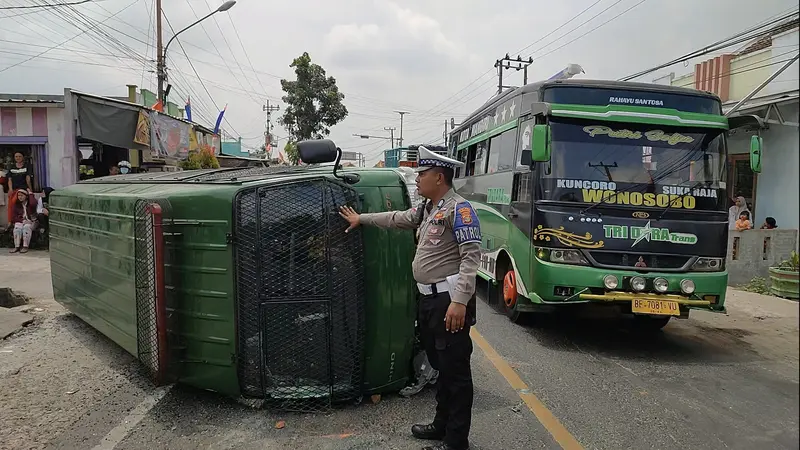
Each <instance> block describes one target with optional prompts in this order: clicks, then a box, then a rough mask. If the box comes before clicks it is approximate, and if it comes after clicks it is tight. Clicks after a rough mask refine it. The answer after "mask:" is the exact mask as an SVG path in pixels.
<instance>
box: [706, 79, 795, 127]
mask: <svg viewBox="0 0 800 450" xmlns="http://www.w3.org/2000/svg"><path fill="white" fill-rule="evenodd" d="M798 101H800V91H798V90H796V89H795V90H792V91H786V92H781V93H778V94H771V95H766V96H763V97H759V98H754V99H752V100H751V101H749V102H747V103H745V104H744V105H742V107H741V108H739V110H738V111H736V112H735V113H734V114H733V115H732V116H731V117H729V118H728V123H729V124H730V128H731V129H734V128H739V127H744V126H747V127H757V128H767V127H768V126H769V125H770V124H772V125H785V126H791V127H798V126H800V124H798V122H790V121H787V120H786V119H785V118H784V115H783V113H782V112H781V107H782V106H785V105H787V104H791V103H798ZM736 103H737V102H736V101H732V102H728V103H727V104H725V105H722V111H723V113H724V112H727V111H728V110H730V109H731V108H733V106H734V105H735V104H736Z"/></svg>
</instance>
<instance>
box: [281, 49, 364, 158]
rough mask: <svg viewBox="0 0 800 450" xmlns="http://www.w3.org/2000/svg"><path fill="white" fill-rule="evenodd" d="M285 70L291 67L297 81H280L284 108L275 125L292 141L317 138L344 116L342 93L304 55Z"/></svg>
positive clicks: (331, 80)
mask: <svg viewBox="0 0 800 450" xmlns="http://www.w3.org/2000/svg"><path fill="white" fill-rule="evenodd" d="M289 67H293V68H294V73H295V75H296V77H297V79H296V80H295V81H289V80H281V88H282V89H283V92H285V93H286V95H284V96H283V98H282V100H283V102H284V103H285V104H286V109H285V110H284V114H283V116H281V117H280V119H279V122H280V124H281V125H283V126H284V127H285V128H286V130H287V131H288V132H289V134H290V135H291V136H292V138H293V140H294V141H295V142H298V141H302V140H305V139H321V138H323V137H325V136H327V135H328V134H330V128H331V127H332V126H334V125H336V124H337V123H339V122H341V121H342V120H344V119H345V117H347V114H348V112H347V107H345V106H344V103H342V101H343V100H344V94H342V93H341V92H339V88H338V87H337V86H336V79H335V78H333V77H329V76H326V73H325V69H323V68H322V67H321V66H320V65H318V64H314V63H312V62H311V57H310V56H309V55H308V52H303V54H302V55H301V56H299V57H297V58H295V59H294V61H292V64H291V65H289ZM288 154H289V151H288V150H287V155H288ZM294 161H297V159H294Z"/></svg>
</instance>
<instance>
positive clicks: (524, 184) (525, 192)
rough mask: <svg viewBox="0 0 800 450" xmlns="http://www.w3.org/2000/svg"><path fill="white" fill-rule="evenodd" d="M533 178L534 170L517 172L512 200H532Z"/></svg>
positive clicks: (512, 190)
mask: <svg viewBox="0 0 800 450" xmlns="http://www.w3.org/2000/svg"><path fill="white" fill-rule="evenodd" d="M532 179H533V175H532V172H525V173H515V174H514V184H513V187H512V189H511V201H512V202H526V203H527V202H530V201H531V180H532Z"/></svg>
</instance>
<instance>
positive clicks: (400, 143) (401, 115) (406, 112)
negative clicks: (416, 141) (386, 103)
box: [395, 111, 408, 147]
mask: <svg viewBox="0 0 800 450" xmlns="http://www.w3.org/2000/svg"><path fill="white" fill-rule="evenodd" d="M395 112H396V113H397V114H400V139H398V142H397V146H398V147H402V146H403V116H404V115H406V114H408V111H395Z"/></svg>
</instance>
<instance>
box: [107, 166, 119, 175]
mask: <svg viewBox="0 0 800 450" xmlns="http://www.w3.org/2000/svg"><path fill="white" fill-rule="evenodd" d="M108 174H109V175H119V167H117V166H116V165H114V166H111V168H110V169H108Z"/></svg>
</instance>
